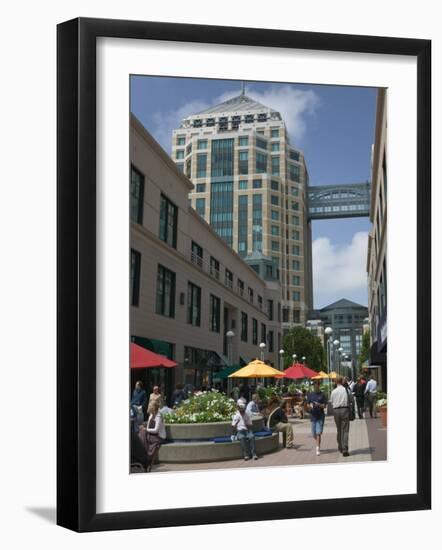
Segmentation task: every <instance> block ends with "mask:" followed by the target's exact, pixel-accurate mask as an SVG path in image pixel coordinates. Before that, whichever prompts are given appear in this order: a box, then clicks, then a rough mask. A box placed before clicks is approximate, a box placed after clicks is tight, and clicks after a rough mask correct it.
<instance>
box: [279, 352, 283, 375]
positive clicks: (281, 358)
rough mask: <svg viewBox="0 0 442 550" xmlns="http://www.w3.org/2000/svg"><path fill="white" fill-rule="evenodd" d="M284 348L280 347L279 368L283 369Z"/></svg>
mask: <svg viewBox="0 0 442 550" xmlns="http://www.w3.org/2000/svg"><path fill="white" fill-rule="evenodd" d="M283 358H284V350H283V349H280V350H279V370H280V371H282V370H284V359H283Z"/></svg>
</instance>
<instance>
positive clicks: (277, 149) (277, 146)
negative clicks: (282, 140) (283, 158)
mask: <svg viewBox="0 0 442 550" xmlns="http://www.w3.org/2000/svg"><path fill="white" fill-rule="evenodd" d="M272 151H279V141H274V142H273V143H272Z"/></svg>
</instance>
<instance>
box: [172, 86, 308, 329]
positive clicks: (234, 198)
mask: <svg viewBox="0 0 442 550" xmlns="http://www.w3.org/2000/svg"><path fill="white" fill-rule="evenodd" d="M172 158H173V159H174V161H175V162H176V164H177V166H178V167H179V169H180V170H181V171H183V172H184V173H185V174H186V175H187V176H188V177H189V178H190V179H191V180H192V182H193V183H194V184H195V188H194V189H193V190H192V192H191V193H190V201H191V204H192V206H193V207H194V208H195V210H196V211H197V212H198V213H199V214H200V215H201V216H202V217H204V219H205V220H206V221H207V222H208V223H210V225H211V226H212V227H213V228H214V230H215V231H216V232H217V233H218V234H219V235H220V236H221V237H222V238H223V239H224V241H225V242H226V243H227V244H228V245H229V246H230V247H232V248H233V249H234V250H235V251H237V252H238V254H239V255H240V256H241V257H242V258H246V257H248V256H249V255H251V254H254V253H261V254H263V255H264V256H265V257H268V258H272V259H273V261H274V263H275V265H276V266H277V270H278V275H279V279H280V282H281V286H282V298H283V300H282V321H283V328H284V330H285V331H286V330H287V329H289V328H290V326H292V325H293V324H301V325H303V324H304V323H305V321H306V320H307V314H308V310H309V309H311V307H312V301H313V298H312V266H311V262H312V259H311V234H310V225H309V224H307V215H306V208H307V205H306V187H307V184H308V173H307V168H306V164H305V159H304V155H303V153H302V151H300V150H298V149H296V148H294V147H293V146H292V145H291V144H290V141H289V136H288V133H287V129H286V126H285V123H284V121H283V120H282V118H281V115H280V113H279V112H277V111H275V110H274V109H271V108H269V107H266V106H265V105H262V104H261V103H259V102H257V101H255V100H253V99H251V98H250V97H248V96H247V95H245V93H244V89H243V90H242V92H241V94H240V95H238V96H236V97H234V98H232V99H229V100H227V101H225V102H223V103H221V104H219V105H216V106H214V107H211V108H209V109H206V110H205V111H202V112H201V113H197V114H191V115H189V116H188V117H187V118H185V119H184V120H183V121H182V123H181V126H180V127H179V128H177V129H175V130H174V131H173V136H172Z"/></svg>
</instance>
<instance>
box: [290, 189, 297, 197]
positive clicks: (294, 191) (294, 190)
mask: <svg viewBox="0 0 442 550" xmlns="http://www.w3.org/2000/svg"><path fill="white" fill-rule="evenodd" d="M291 193H292V195H293V196H294V197H298V196H299V189H298V188H297V187H292V188H291Z"/></svg>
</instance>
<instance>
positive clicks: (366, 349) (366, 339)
mask: <svg viewBox="0 0 442 550" xmlns="http://www.w3.org/2000/svg"><path fill="white" fill-rule="evenodd" d="M369 355H370V331H369V330H367V332H364V334H363V335H362V344H361V350H360V352H359V365H360V366H362V364H363V363H364V361H367V359H368V357H369Z"/></svg>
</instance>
